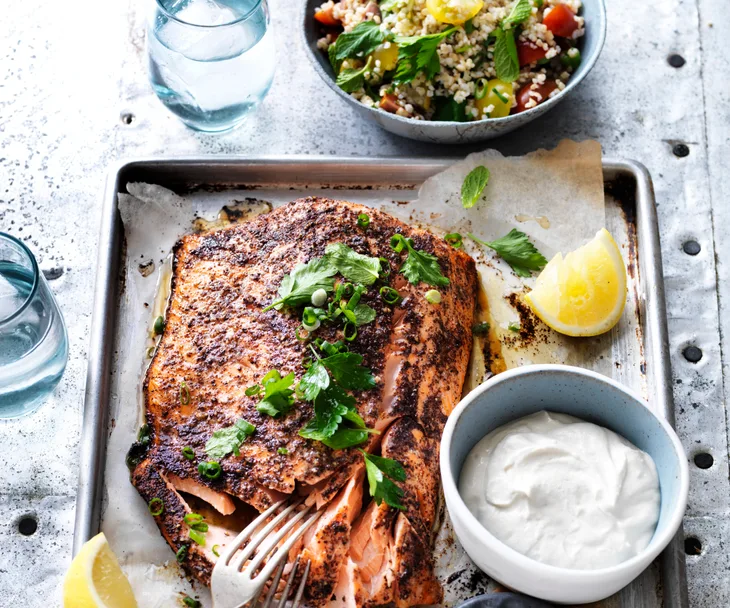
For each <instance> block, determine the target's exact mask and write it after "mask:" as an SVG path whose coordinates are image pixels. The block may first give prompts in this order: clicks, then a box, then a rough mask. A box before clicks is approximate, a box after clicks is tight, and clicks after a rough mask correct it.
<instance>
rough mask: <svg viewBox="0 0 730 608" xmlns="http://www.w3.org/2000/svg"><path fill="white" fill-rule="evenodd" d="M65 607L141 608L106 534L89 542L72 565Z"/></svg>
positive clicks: (67, 584)
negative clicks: (138, 606) (107, 540)
mask: <svg viewBox="0 0 730 608" xmlns="http://www.w3.org/2000/svg"><path fill="white" fill-rule="evenodd" d="M63 608H137V601H136V600H135V599H134V594H133V593H132V587H131V586H130V584H129V581H128V580H127V578H126V577H125V576H124V573H123V572H122V569H121V568H120V567H119V562H118V561H117V557H116V555H114V553H112V550H111V549H110V548H109V545H108V543H107V542H106V537H105V536H104V534H103V533H102V534H97V535H96V536H95V537H94V538H92V539H91V540H89V541H87V542H86V544H85V545H84V546H83V547H82V548H81V551H79V552H78V555H76V557H74V559H73V561H72V562H71V567H70V568H69V569H68V572H67V573H66V580H65V581H64V583H63Z"/></svg>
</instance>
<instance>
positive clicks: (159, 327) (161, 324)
mask: <svg viewBox="0 0 730 608" xmlns="http://www.w3.org/2000/svg"><path fill="white" fill-rule="evenodd" d="M154 330H155V333H156V334H157V335H158V336H159V335H160V334H161V333H162V332H163V331H165V318H164V317H157V318H156V319H155V324H154Z"/></svg>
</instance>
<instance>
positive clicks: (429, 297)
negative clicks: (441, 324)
mask: <svg viewBox="0 0 730 608" xmlns="http://www.w3.org/2000/svg"><path fill="white" fill-rule="evenodd" d="M425 297H426V302H428V303H429V304H441V293H440V292H439V291H437V290H435V289H429V290H428V291H427V292H426V296H425Z"/></svg>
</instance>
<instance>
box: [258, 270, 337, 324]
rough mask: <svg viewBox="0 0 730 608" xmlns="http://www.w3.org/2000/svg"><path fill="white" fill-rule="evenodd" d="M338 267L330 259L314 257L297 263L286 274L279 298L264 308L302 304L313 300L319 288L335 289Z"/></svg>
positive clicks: (265, 309) (280, 287) (328, 290)
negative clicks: (305, 261) (335, 276)
mask: <svg viewBox="0 0 730 608" xmlns="http://www.w3.org/2000/svg"><path fill="white" fill-rule="evenodd" d="M335 274H337V269H336V268H335V267H334V266H332V265H331V264H330V263H329V261H328V259H327V258H326V257H325V258H314V259H312V260H310V261H309V262H307V263H306V264H297V266H295V267H294V270H292V271H291V273H290V274H288V275H286V276H285V277H284V278H283V279H282V281H281V285H280V286H279V299H278V300H276V301H275V302H273V303H272V304H269V305H268V306H267V307H266V308H264V312H265V311H267V310H270V309H271V308H276V309H277V310H278V309H279V308H281V307H282V306H300V305H302V304H309V303H310V302H311V301H312V294H313V293H314V292H315V291H317V290H318V289H324V290H325V291H327V292H330V291H332V290H334V288H335V280H334V278H332V277H334V275H335Z"/></svg>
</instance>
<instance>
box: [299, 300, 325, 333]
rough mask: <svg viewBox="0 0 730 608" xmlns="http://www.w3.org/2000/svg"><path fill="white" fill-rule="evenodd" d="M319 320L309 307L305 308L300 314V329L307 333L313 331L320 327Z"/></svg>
mask: <svg viewBox="0 0 730 608" xmlns="http://www.w3.org/2000/svg"><path fill="white" fill-rule="evenodd" d="M320 324H321V323H320V320H319V319H318V318H317V313H316V312H314V309H313V308H312V307H311V306H307V307H306V308H305V309H304V311H303V312H302V327H303V328H304V329H306V330H307V331H314V330H315V329H317V328H318V327H319V326H320Z"/></svg>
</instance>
